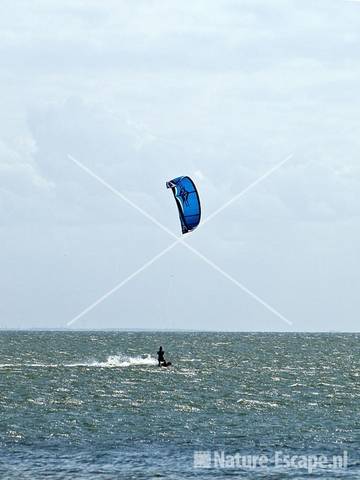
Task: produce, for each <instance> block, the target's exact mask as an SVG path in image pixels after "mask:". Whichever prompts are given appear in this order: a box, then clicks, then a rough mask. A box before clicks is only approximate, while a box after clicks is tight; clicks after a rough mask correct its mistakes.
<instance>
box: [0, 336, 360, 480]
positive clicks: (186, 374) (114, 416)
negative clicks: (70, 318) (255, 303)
mask: <svg viewBox="0 0 360 480" xmlns="http://www.w3.org/2000/svg"><path fill="white" fill-rule="evenodd" d="M359 342H360V335H355V334H352V335H351V334H256V333H254V334H250V333H249V334H246V333H243V334H231V333H226V334H222V333H155V332H154V333H148V332H146V333H145V332H144V333H123V332H121V333H118V332H106V333H102V332H100V333H99V332H86V333H84V332H82V333H79V332H66V333H63V332H55V333H54V332H2V333H1V334H0V415H1V417H0V441H1V457H0V478H3V479H7V478H9V479H10V478H11V479H13V478H20V479H21V478H32V479H45V478H47V479H48V478H54V479H76V478H80V479H95V478H96V479H102V480H104V479H113V478H129V479H130V478H140V479H150V478H161V477H164V478H171V479H172V478H173V479H181V478H197V479H202V478H204V479H207V478H211V479H215V478H224V477H226V476H233V477H235V478H279V479H280V478H281V479H283V478H284V479H285V478H292V479H295V478H327V479H328V478H360V455H359V453H358V449H359V447H360V430H359V428H360V417H359V411H360V408H359V405H360V403H359V400H360V346H359V345H360V344H359ZM160 344H162V345H163V347H164V349H165V351H166V357H167V358H168V359H169V360H171V361H172V363H173V367H172V368H170V369H163V368H158V367H157V365H156V360H155V353H156V351H157V349H158V347H159V345H160ZM344 450H346V451H347V452H348V456H349V460H348V466H347V468H345V469H337V470H330V469H317V470H316V471H315V472H314V473H313V474H312V475H310V474H309V473H308V472H307V470H306V469H298V468H286V467H284V466H279V465H275V464H274V463H273V462H272V461H271V462H270V463H269V464H268V465H266V466H265V467H262V468H260V467H256V468H255V469H253V468H236V467H235V468H231V466H230V467H229V465H227V466H225V467H223V468H214V465H213V464H211V468H194V463H193V462H194V452H198V451H202V452H207V454H208V452H211V455H214V452H215V451H218V452H221V451H224V452H225V455H235V454H236V453H238V454H240V455H261V454H263V455H267V456H268V457H269V458H272V457H273V456H274V455H275V453H276V452H279V451H281V452H283V453H284V454H288V455H309V454H323V455H328V456H329V457H330V456H332V455H341V454H342V453H343V451H344ZM203 459H204V457H203ZM198 460H199V458H198Z"/></svg>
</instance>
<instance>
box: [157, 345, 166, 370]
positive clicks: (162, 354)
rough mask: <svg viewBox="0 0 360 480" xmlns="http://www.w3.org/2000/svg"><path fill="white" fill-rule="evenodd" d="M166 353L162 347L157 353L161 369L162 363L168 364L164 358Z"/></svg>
mask: <svg viewBox="0 0 360 480" xmlns="http://www.w3.org/2000/svg"><path fill="white" fill-rule="evenodd" d="M164 353H165V352H164V350H163V348H162V346H161V345H160V348H159V351H158V352H157V356H158V362H159V367H161V364H162V363H166V361H165V358H164Z"/></svg>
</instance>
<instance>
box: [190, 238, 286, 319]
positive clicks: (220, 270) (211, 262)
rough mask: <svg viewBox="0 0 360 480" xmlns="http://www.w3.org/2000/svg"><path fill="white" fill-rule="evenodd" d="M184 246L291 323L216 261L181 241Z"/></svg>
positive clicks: (272, 311) (279, 316)
mask: <svg viewBox="0 0 360 480" xmlns="http://www.w3.org/2000/svg"><path fill="white" fill-rule="evenodd" d="M181 243H182V244H183V245H184V246H185V247H187V248H188V249H189V250H190V251H191V252H193V253H194V254H195V255H197V256H198V257H199V258H201V259H202V260H204V262H205V263H207V264H208V265H210V266H211V267H212V268H213V269H214V270H216V271H217V272H219V273H221V275H223V276H224V277H225V278H227V279H228V280H230V282H232V283H233V284H234V285H236V286H237V287H239V288H240V289H241V290H242V291H243V292H245V293H247V294H248V295H249V296H250V297H252V298H253V299H254V300H256V301H257V302H259V303H260V304H261V305H262V306H263V307H265V308H266V309H267V310H269V311H270V312H271V313H273V314H274V315H276V316H277V317H278V318H280V319H281V320H283V321H284V322H285V323H287V324H288V325H292V322H291V321H290V320H288V319H287V318H286V317H284V315H282V314H281V313H280V312H279V311H278V310H276V309H275V308H274V307H272V306H271V305H269V304H268V303H267V302H265V301H264V300H262V299H261V298H260V297H259V296H258V295H256V294H255V293H254V292H252V291H251V290H249V289H248V288H247V287H245V285H243V284H242V283H240V282H239V281H238V280H236V278H234V277H232V276H231V275H230V274H228V273H227V272H225V271H224V270H223V269H222V268H221V267H219V266H218V265H216V263H214V262H213V261H211V260H209V259H208V258H207V257H205V255H203V254H202V253H200V252H199V251H198V250H196V249H195V248H193V247H192V246H191V245H189V244H188V243H186V242H181Z"/></svg>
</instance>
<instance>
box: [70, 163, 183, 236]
mask: <svg viewBox="0 0 360 480" xmlns="http://www.w3.org/2000/svg"><path fill="white" fill-rule="evenodd" d="M68 158H69V159H70V160H71V161H72V162H74V163H75V164H76V165H77V166H78V167H80V168H81V169H82V170H84V172H86V173H87V174H88V175H90V176H91V177H93V178H95V180H97V181H98V182H100V183H101V184H102V185H104V187H106V188H107V189H108V190H110V192H112V193H114V194H115V195H117V196H118V197H120V198H121V199H122V200H123V201H124V202H125V203H127V204H128V205H131V206H132V207H133V208H134V209H135V210H137V211H138V212H140V213H141V214H142V215H144V217H146V218H147V219H148V220H150V221H151V222H152V223H154V224H155V225H157V226H158V227H159V228H161V229H162V230H164V232H166V233H168V234H169V235H171V236H172V237H174V238H176V239H177V240H178V238H179V237H178V236H177V235H176V234H175V233H174V232H172V231H171V230H170V229H169V228H167V227H166V226H165V225H163V224H162V223H160V222H159V221H158V220H156V218H155V217H153V216H152V215H150V213H148V212H147V211H146V210H144V209H143V208H141V207H139V205H137V204H136V203H134V202H133V201H132V200H130V199H129V198H127V197H126V196H125V195H124V194H123V193H121V192H120V191H119V190H118V189H116V188H114V187H113V186H112V185H110V183H108V182H107V181H106V180H104V179H103V178H101V177H99V175H96V173H94V172H93V171H92V170H90V168H88V167H86V166H85V165H84V164H83V163H81V162H79V160H77V159H76V158H75V157H73V156H72V155H70V154H68Z"/></svg>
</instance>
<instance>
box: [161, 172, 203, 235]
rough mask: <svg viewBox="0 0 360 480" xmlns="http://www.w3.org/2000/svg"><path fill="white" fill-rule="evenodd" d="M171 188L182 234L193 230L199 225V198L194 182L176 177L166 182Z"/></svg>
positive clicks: (187, 178) (186, 178)
mask: <svg viewBox="0 0 360 480" xmlns="http://www.w3.org/2000/svg"><path fill="white" fill-rule="evenodd" d="M166 187H167V188H171V190H172V192H173V194H174V197H175V200H176V205H177V207H178V210H179V217H180V222H181V228H182V233H188V232H191V231H192V230H194V229H195V228H196V227H197V226H198V225H199V223H200V218H201V207H200V198H199V194H198V192H197V190H196V187H195V184H194V182H193V181H192V180H191V178H189V177H178V178H174V180H170V181H169V182H166Z"/></svg>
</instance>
